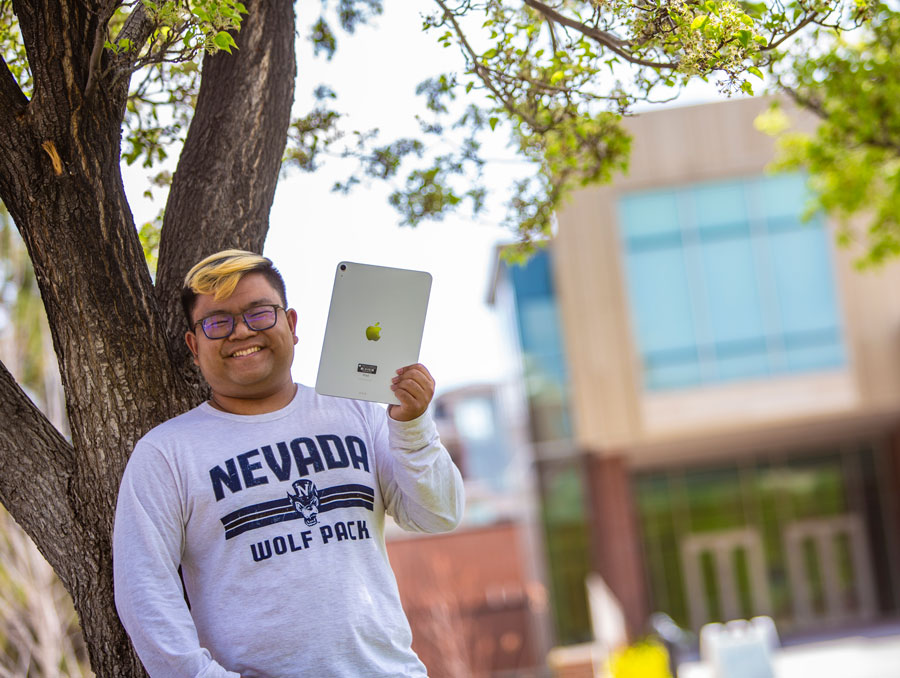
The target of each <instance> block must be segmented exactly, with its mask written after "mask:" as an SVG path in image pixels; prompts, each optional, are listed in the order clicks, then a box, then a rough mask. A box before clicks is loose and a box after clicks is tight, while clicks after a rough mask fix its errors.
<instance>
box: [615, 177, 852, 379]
mask: <svg viewBox="0 0 900 678" xmlns="http://www.w3.org/2000/svg"><path fill="white" fill-rule="evenodd" d="M806 202H807V192H806V188H805V183H804V178H803V177H802V175H798V174H790V175H780V176H774V177H756V178H750V179H745V180H740V181H734V180H730V181H719V182H711V183H706V184H698V185H693V186H687V187H681V188H677V189H667V190H664V191H660V190H654V191H644V192H640V193H633V194H630V195H626V196H624V197H623V198H622V200H621V202H620V210H619V211H620V217H621V231H622V240H623V246H624V249H625V269H626V276H627V283H628V301H629V305H630V309H631V315H632V321H633V328H634V332H635V340H636V343H637V347H638V350H639V352H640V355H641V360H642V364H643V368H644V386H645V388H647V389H650V390H660V389H669V388H684V387H689V386H696V385H700V384H706V383H717V382H726V381H732V380H736V379H751V378H759V377H764V376H767V375H772V374H779V373H787V372H802V371H810V370H827V369H835V368H839V367H841V366H843V365H844V364H845V355H844V348H843V341H842V338H841V328H840V321H839V317H838V311H837V307H838V305H837V296H836V293H835V287H834V280H833V273H832V269H831V256H830V250H829V243H828V233H827V231H826V229H825V224H824V220H823V219H822V217H821V216H819V215H817V216H815V217H814V218H813V219H812V220H811V221H803V220H802V218H801V217H802V215H803V213H804V211H805V209H806Z"/></svg>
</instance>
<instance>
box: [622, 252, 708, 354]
mask: <svg viewBox="0 0 900 678" xmlns="http://www.w3.org/2000/svg"><path fill="white" fill-rule="evenodd" d="M626 267H627V269H628V278H629V282H630V284H629V293H630V303H631V308H632V311H633V316H634V320H635V324H636V325H637V336H638V343H639V346H640V350H641V352H642V353H654V352H659V351H667V350H672V349H678V348H681V347H684V346H693V345H694V343H695V341H696V338H695V334H694V314H693V311H692V309H691V295H690V290H689V288H688V280H687V271H686V270H685V262H684V257H683V256H682V252H681V249H680V248H679V249H669V250H654V251H652V252H642V253H640V254H630V255H628V256H627V257H626Z"/></svg>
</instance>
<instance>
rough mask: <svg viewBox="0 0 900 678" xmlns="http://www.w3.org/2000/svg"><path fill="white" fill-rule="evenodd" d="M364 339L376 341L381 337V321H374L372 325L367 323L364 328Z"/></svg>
mask: <svg viewBox="0 0 900 678" xmlns="http://www.w3.org/2000/svg"><path fill="white" fill-rule="evenodd" d="M366 339H368V340H369V341H378V340H379V339H381V323H380V322H378V323H375V324H374V325H369V326H368V327H367V328H366Z"/></svg>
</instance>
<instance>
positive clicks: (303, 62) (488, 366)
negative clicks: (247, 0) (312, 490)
mask: <svg viewBox="0 0 900 678" xmlns="http://www.w3.org/2000/svg"><path fill="white" fill-rule="evenodd" d="M310 6H312V7H318V5H309V4H306V5H304V4H300V5H298V11H299V13H300V21H299V22H298V42H297V45H298V57H297V60H298V66H297V69H298V80H297V87H296V102H295V113H297V114H302V113H304V112H305V111H307V110H309V105H310V103H311V99H310V98H309V93H310V92H311V91H312V90H313V88H315V87H316V86H317V85H319V84H322V83H325V84H328V85H330V86H331V87H332V88H333V89H335V90H336V92H337V94H338V99H337V101H336V102H335V104H334V105H335V108H336V109H337V110H340V111H342V112H346V113H348V114H349V122H348V126H349V128H350V129H361V130H362V129H370V128H373V127H378V128H379V129H380V130H381V132H382V136H381V137H380V138H381V139H382V140H383V141H385V142H387V141H389V140H391V139H393V138H397V137H400V136H404V135H407V136H415V135H416V133H417V131H418V127H417V124H416V122H415V117H414V116H415V114H416V112H422V111H423V108H424V106H423V100H422V99H421V97H416V96H415V95H414V90H415V86H416V85H417V84H418V83H419V82H421V81H422V80H424V79H425V78H427V77H429V76H434V75H437V74H438V73H440V72H442V71H458V70H459V69H460V68H461V65H462V61H461V57H460V55H459V53H458V51H457V50H456V48H455V47H452V48H449V49H444V48H441V47H440V46H439V45H438V44H437V42H436V36H435V35H434V34H426V33H423V32H422V30H421V25H422V20H421V16H420V14H419V10H417V9H413V8H411V6H410V4H406V5H405V6H404V5H403V3H395V2H386V3H385V14H383V15H382V16H380V17H378V18H377V19H375V20H374V21H373V22H372V23H371V24H370V25H369V26H363V27H361V28H359V29H358V30H357V32H356V34H355V35H353V36H347V35H345V34H343V33H339V34H338V50H337V53H336V54H335V57H334V59H333V60H332V61H331V62H327V61H326V60H325V59H324V58H323V57H319V58H313V57H312V54H311V48H310V46H309V43H308V41H307V40H306V36H307V35H308V29H307V28H306V27H307V26H309V25H310V24H311V23H312V22H313V21H315V19H316V18H317V14H316V13H309V14H306V13H304V9H305V8H306V7H310ZM421 7H424V8H426V9H427V8H428V5H427V4H426V5H421ZM496 136H497V148H496V149H494V150H493V151H492V153H495V154H496V156H502V155H504V145H505V142H506V138H507V133H506V132H505V131H501V128H500V126H498V128H497V135H496ZM335 169H336V166H334V165H332V166H329V165H326V166H325V167H324V168H323V169H320V170H319V171H317V172H316V173H314V174H306V173H301V172H299V171H296V170H288V171H287V172H286V173H285V174H284V175H283V176H282V178H281V180H280V182H279V184H278V188H277V190H276V194H275V201H274V204H273V206H272V211H271V217H270V230H269V235H268V239H267V240H266V245H265V250H264V254H265V255H266V256H268V257H269V258H271V259H272V260H273V261H274V263H275V265H276V266H277V267H278V268H279V270H280V271H281V272H282V274H283V275H284V278H285V282H286V284H287V290H288V299H289V303H290V305H291V306H292V307H293V308H295V309H296V310H297V313H298V315H299V328H298V334H299V337H300V343H299V344H298V346H297V351H296V356H295V360H294V368H293V374H294V378H295V379H296V380H298V381H300V382H302V383H305V384H308V385H312V384H314V383H315V378H316V370H317V367H318V361H319V354H320V352H321V347H322V337H323V335H324V331H325V320H326V317H327V314H328V304H329V301H330V297H331V286H332V282H333V277H334V269H335V266H336V265H337V263H338V262H340V261H342V260H347V261H356V262H361V263H369V264H378V265H383V266H395V267H400V268H412V269H418V270H426V271H429V272H430V273H431V274H432V275H433V277H434V281H433V285H432V292H431V300H430V304H429V309H428V318H427V321H426V325H425V334H424V337H423V341H422V350H421V355H420V360H421V361H422V362H423V363H424V364H425V365H426V366H427V367H428V368H429V369H430V371H431V373H432V374H433V376H434V377H435V380H436V382H437V386H438V391H439V392H440V391H445V390H448V389H450V388H454V387H457V386H462V385H466V384H470V383H475V382H488V381H496V380H498V379H501V378H502V377H503V376H504V375H507V374H509V373H510V372H511V371H512V370H514V369H515V365H516V357H515V356H512V355H511V354H510V349H509V345H508V343H507V340H506V339H505V338H504V334H503V332H504V329H503V328H501V324H500V320H499V316H498V314H496V313H495V312H494V311H493V309H491V308H489V307H488V306H487V305H486V303H485V299H486V297H487V292H488V286H489V277H490V274H491V272H492V267H493V262H494V256H495V248H496V246H497V244H499V243H501V242H509V241H510V240H511V239H512V235H511V234H510V233H509V232H508V231H506V230H505V229H503V228H501V227H499V226H497V223H498V222H499V219H500V218H502V205H501V203H502V202H503V193H502V185H503V183H504V178H508V177H509V176H510V174H511V173H512V172H514V171H521V169H522V168H521V166H520V167H518V168H517V167H516V165H515V164H510V163H499V164H497V165H495V166H494V169H492V170H491V171H492V172H493V174H491V175H489V176H488V177H487V179H486V181H485V183H486V184H487V185H489V186H492V185H497V186H498V189H497V191H495V192H494V193H493V195H494V196H495V202H496V203H497V204H496V207H495V208H494V209H493V210H489V214H488V216H482V217H480V218H479V220H478V221H477V222H473V221H472V220H471V218H467V216H466V215H465V213H464V212H463V213H462V214H460V215H458V216H452V217H449V218H447V219H445V220H444V221H443V222H437V223H423V224H422V225H420V226H419V227H418V228H416V229H411V228H408V227H403V228H401V227H399V226H398V225H397V224H398V223H399V216H398V214H397V213H396V212H395V211H394V210H393V208H391V207H390V206H389V205H388V203H387V196H388V194H389V192H390V191H389V188H388V187H387V186H386V185H384V184H375V185H373V186H370V187H368V188H367V187H365V186H360V187H357V188H356V189H355V190H354V191H352V192H351V193H350V194H347V195H343V194H338V193H332V192H331V190H330V189H331V186H332V185H333V183H334V182H335V181H336V180H339V179H343V178H345V176H343V175H341V174H340V173H339V172H338V171H335ZM123 173H124V179H125V187H126V191H127V193H128V194H129V198H130V199H131V205H132V209H133V210H134V213H135V221H136V222H137V223H142V222H143V221H146V220H148V219H150V218H152V217H153V216H154V215H155V214H156V212H157V209H158V208H157V206H156V205H154V204H152V203H151V202H149V201H148V200H146V199H144V198H143V197H141V196H142V193H143V190H144V188H145V178H144V175H143V173H142V172H140V171H139V170H137V169H134V168H126V167H124V166H123ZM491 195H492V193H491V192H490V191H489V193H488V196H489V197H488V200H489V201H490V196H491Z"/></svg>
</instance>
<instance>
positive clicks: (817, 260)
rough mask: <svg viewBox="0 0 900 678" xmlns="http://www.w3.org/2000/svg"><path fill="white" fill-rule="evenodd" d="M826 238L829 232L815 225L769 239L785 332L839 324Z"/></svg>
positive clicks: (818, 328)
mask: <svg viewBox="0 0 900 678" xmlns="http://www.w3.org/2000/svg"><path fill="white" fill-rule="evenodd" d="M827 238H828V232H827V231H826V230H825V229H824V228H822V227H821V226H820V224H817V223H813V224H809V225H808V226H807V227H805V228H802V229H799V230H796V231H790V232H784V233H779V234H777V235H774V236H772V237H770V238H769V251H770V256H771V260H772V264H773V272H774V276H775V284H776V289H777V292H778V305H779V310H780V317H781V326H782V328H783V331H784V332H785V333H788V334H790V333H795V332H807V331H810V330H823V329H834V328H836V327H837V326H838V324H839V322H838V315H837V299H836V295H835V289H834V280H833V274H832V270H831V254H830V251H829V247H828V242H827Z"/></svg>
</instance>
